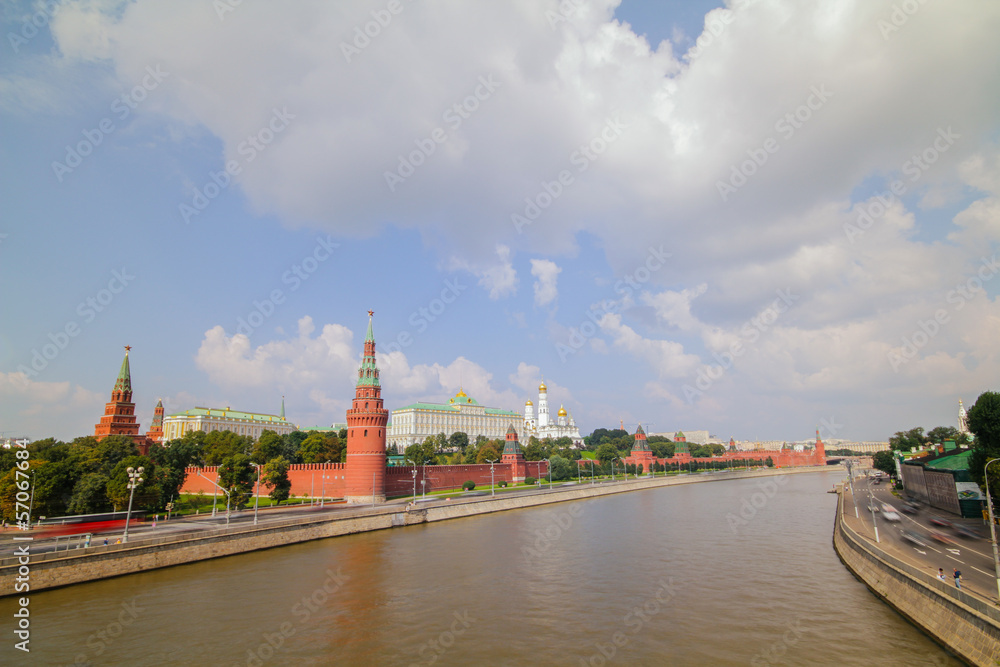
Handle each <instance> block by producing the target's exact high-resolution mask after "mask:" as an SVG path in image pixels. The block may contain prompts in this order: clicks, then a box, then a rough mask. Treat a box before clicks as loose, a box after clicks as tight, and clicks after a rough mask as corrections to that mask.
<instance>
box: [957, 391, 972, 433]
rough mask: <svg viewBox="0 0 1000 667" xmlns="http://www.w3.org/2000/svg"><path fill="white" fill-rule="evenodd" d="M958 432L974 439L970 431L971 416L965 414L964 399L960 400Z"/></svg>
mask: <svg viewBox="0 0 1000 667" xmlns="http://www.w3.org/2000/svg"><path fill="white" fill-rule="evenodd" d="M958 432H959V433H962V434H964V435H967V436H969V437H972V433H971V432H970V431H969V415H968V414H967V413H966V412H965V406H964V405H962V399H958Z"/></svg>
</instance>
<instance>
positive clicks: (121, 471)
mask: <svg viewBox="0 0 1000 667" xmlns="http://www.w3.org/2000/svg"><path fill="white" fill-rule="evenodd" d="M128 468H132V469H133V470H136V471H138V469H139V468H142V475H141V476H140V479H142V483H141V484H139V485H138V486H136V487H135V496H134V497H133V498H132V509H133V510H137V509H144V508H147V507H149V506H150V505H152V504H155V503H156V502H157V501H158V500H159V498H160V489H159V487H157V485H156V482H155V479H156V464H154V463H153V462H152V461H151V460H149V458H147V457H145V456H129V457H128V458H125V459H122V460H121V461H119V462H118V463H117V464H116V465H115V467H114V470H112V471H111V474H110V475H109V476H108V482H107V484H106V487H105V488H106V493H107V495H108V500H110V501H111V504H112V505H113V506H114V508H115V510H116V511H119V512H123V511H125V510H127V509H128V500H129V496H130V495H131V493H132V492H131V490H130V489H129V488H128V483H129V476H128Z"/></svg>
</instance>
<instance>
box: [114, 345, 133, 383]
mask: <svg viewBox="0 0 1000 667" xmlns="http://www.w3.org/2000/svg"><path fill="white" fill-rule="evenodd" d="M128 349H129V346H128V345H126V346H125V358H124V359H123V360H122V368H121V370H120V371H118V379H117V380H115V391H132V372H131V370H130V369H129V366H128Z"/></svg>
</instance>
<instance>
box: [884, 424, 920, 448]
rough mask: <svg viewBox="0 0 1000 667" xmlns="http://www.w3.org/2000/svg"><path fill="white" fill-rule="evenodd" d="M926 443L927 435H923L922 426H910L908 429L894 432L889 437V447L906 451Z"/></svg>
mask: <svg viewBox="0 0 1000 667" xmlns="http://www.w3.org/2000/svg"><path fill="white" fill-rule="evenodd" d="M926 444H927V436H926V435H924V429H923V427H922V426H918V427H916V428H911V429H910V430H909V431H896V434H895V435H894V436H892V437H891V438H889V448H890V449H893V450H899V451H903V452H908V451H910V450H911V449H912V448H914V447H916V448H917V449H920V448H921V447H923V446H924V445H926Z"/></svg>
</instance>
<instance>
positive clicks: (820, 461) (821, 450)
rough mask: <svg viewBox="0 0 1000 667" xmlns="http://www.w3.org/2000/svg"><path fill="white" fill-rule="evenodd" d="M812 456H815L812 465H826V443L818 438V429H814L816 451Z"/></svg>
mask: <svg viewBox="0 0 1000 667" xmlns="http://www.w3.org/2000/svg"><path fill="white" fill-rule="evenodd" d="M813 456H815V460H814V463H813V465H818V466H825V465H826V445H824V444H823V441H822V440H820V437H819V429H816V451H815V452H814V453H813Z"/></svg>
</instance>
